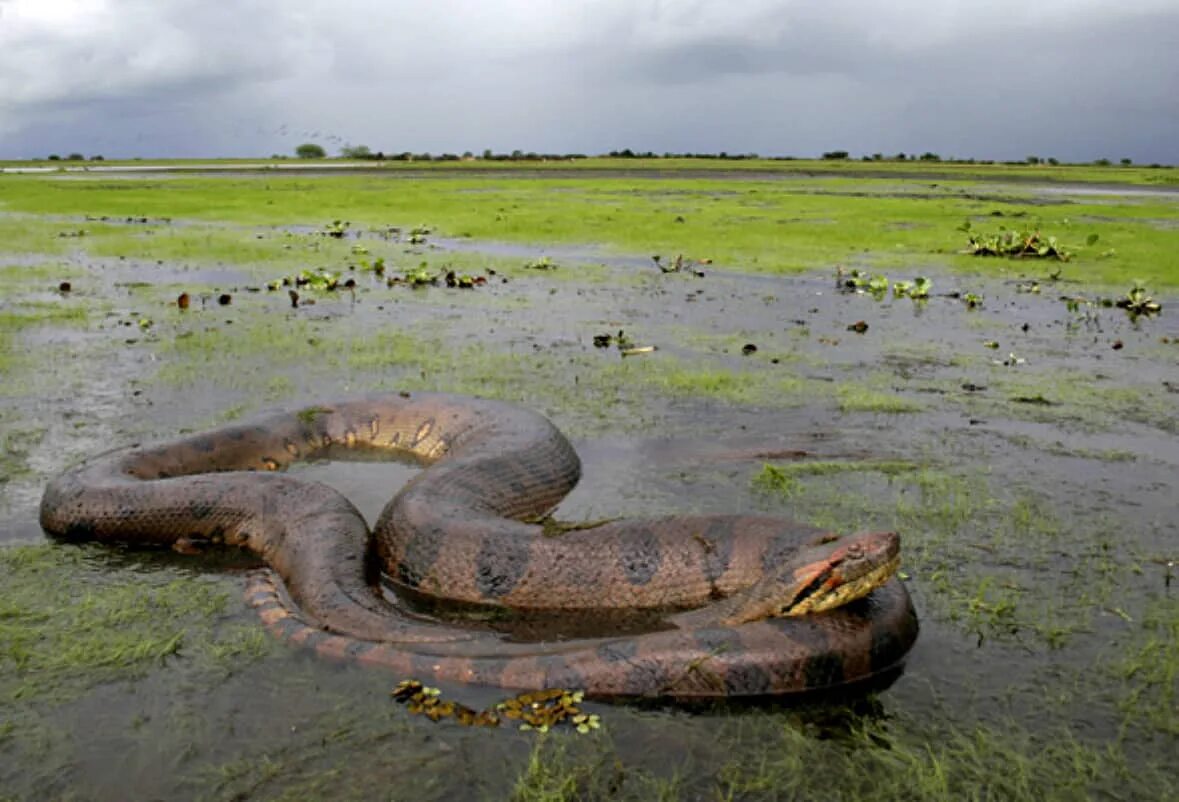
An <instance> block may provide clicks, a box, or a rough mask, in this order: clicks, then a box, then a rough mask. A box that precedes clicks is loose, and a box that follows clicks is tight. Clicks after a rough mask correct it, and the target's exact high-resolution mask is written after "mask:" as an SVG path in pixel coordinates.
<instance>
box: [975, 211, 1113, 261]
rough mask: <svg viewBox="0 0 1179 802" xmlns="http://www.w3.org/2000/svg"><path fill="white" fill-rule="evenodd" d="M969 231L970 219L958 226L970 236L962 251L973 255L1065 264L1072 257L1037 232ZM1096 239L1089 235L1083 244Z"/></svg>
mask: <svg viewBox="0 0 1179 802" xmlns="http://www.w3.org/2000/svg"><path fill="white" fill-rule="evenodd" d="M970 229H971V223H970V221H969V220H967V221H965V222H964V223H963V224H962V225H960V226H958V230H959V231H963V232H966V233H967V234H968V236H969V243H970V244H969V245H968V246H967V248H966V250H965V251H964V252H965V253H969V254H971V255H973V256H1007V257H1010V258H1012V259H1022V258H1036V259H1056V260H1058V261H1061V262H1067V261H1068V260H1069V259H1070V258H1072V255H1073V254H1072V252H1071V251H1068V250H1065V248H1064V246H1062V245H1061V244H1060V243H1059V242H1058V241H1057V239H1056V237H1045V236H1043V235H1042V234H1041V233H1040V231H1039V230H1038V229H1024V230H1022V231H1016V230H1015V229H1011V228H1003V227H1000V228H999V230H998V231H996V232H993V233H987V234H975V233H970ZM1097 240H1098V235H1097V234H1090V235H1089V236H1088V237H1087V238H1086V240H1085V244H1086V245H1093V244H1094V243H1095V242H1097Z"/></svg>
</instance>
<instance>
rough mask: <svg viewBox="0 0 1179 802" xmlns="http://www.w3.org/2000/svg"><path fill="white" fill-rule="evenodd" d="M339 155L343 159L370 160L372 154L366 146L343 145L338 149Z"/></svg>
mask: <svg viewBox="0 0 1179 802" xmlns="http://www.w3.org/2000/svg"><path fill="white" fill-rule="evenodd" d="M340 155H341V156H343V157H344V158H345V159H371V158H373V152H372V151H371V150H369V147H368V145H345V146H344V147H342V148H340Z"/></svg>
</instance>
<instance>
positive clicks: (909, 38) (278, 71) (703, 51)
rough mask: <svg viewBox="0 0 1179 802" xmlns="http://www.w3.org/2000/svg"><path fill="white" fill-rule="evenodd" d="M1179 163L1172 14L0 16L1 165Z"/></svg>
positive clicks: (155, 8) (686, 6)
mask: <svg viewBox="0 0 1179 802" xmlns="http://www.w3.org/2000/svg"><path fill="white" fill-rule="evenodd" d="M308 141H311V142H318V143H319V144H321V145H323V146H324V147H325V148H326V149H327V150H328V151H329V152H330V153H333V154H334V153H336V152H338V150H339V148H340V147H341V146H342V145H344V144H352V145H361V144H363V145H367V146H369V147H371V148H372V149H373V150H383V151H387V152H398V151H404V150H409V151H414V152H421V151H429V152H431V153H442V152H447V151H449V152H455V153H462V152H463V151H467V150H469V151H473V152H475V153H479V152H481V151H482V150H483V149H484V148H491V149H493V150H496V151H511V150H514V149H517V148H518V149H521V150H524V151H538V152H579V153H602V152H605V151H609V150H613V149H622V148H631V149H634V150H653V151H656V152H660V153H662V152H667V151H672V152H682V151H693V152H717V151H728V152H729V153H747V152H755V153H759V154H762V155H796V156H807V155H818V154H820V153H822V152H823V151H828V150H848V151H850V152H851V153H852V154H853V155H856V156H858V155H861V154H871V153H876V152H881V153H885V154H894V153H897V152H906V153H921V152H924V151H933V152H935V153H939V154H941V155H942V156H943V157H950V156H955V157H976V158H997V159H1011V158H1014V159H1021V158H1023V157H1025V156H1028V155H1039V156H1042V157H1048V156H1054V157H1057V158H1059V159H1062V160H1070V161H1088V160H1091V159H1095V158H1100V157H1107V158H1110V159H1115V160H1116V159H1120V158H1124V157H1128V158H1132V159H1134V161H1135V162H1147V163H1149V162H1156V161H1157V162H1164V163H1171V164H1175V163H1179V0H889V2H869V1H868V0H332V2H328V0H321V1H320V2H311V0H232V2H210V0H0V158H26V157H32V156H44V155H46V154H48V153H60V154H62V155H63V156H64V155H66V154H68V153H71V152H81V153H84V154H86V155H88V156H89V155H93V154H96V153H100V154H103V155H104V156H106V157H108V158H112V157H128V156H143V157H149V158H150V157H164V156H267V155H270V154H271V153H287V154H289V153H291V152H292V151H293V150H294V148H295V146H296V145H298V144H300V143H302V142H308Z"/></svg>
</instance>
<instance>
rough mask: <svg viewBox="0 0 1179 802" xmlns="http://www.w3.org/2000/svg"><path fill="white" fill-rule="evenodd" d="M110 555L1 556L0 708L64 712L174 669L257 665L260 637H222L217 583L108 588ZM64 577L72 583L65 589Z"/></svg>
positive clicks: (226, 633) (2, 551) (166, 576)
mask: <svg viewBox="0 0 1179 802" xmlns="http://www.w3.org/2000/svg"><path fill="white" fill-rule="evenodd" d="M103 553H104V550H103V549H101V548H97V547H94V548H91V547H71V546H57V545H40V546H13V547H7V548H0V588H2V591H0V669H2V670H0V698H3V699H4V700H5V703H6V704H15V703H17V702H18V701H19V700H25V699H27V700H30V701H34V702H37V703H38V704H44V703H46V702H50V701H53V702H56V703H61V702H63V701H67V700H69V699H71V698H74V697H76V696H78V695H80V694H83V693H85V692H87V691H88V690H89V689H91V688H94V687H96V686H98V685H100V684H103V683H107V682H111V681H114V680H126V679H134V678H139V677H143V676H144V675H146V674H147V673H149V672H151V671H154V670H157V669H159V668H160V667H161V666H164V665H166V664H167V663H169V662H170V661H174V660H175V661H180V662H181V663H184V662H188V661H193V660H196V661H198V663H199V664H200V665H202V666H204V668H205V670H217V667H218V666H220V667H221V668H220V669H219V670H225V669H226V667H227V666H228V665H229V664H230V661H231V658H232V661H237V662H239V663H240V662H243V661H245V660H248V658H249V657H250V656H255V657H256V656H261V655H262V654H265V653H267V652H268V651H269V649H270V648H271V644H270V643H269V642H268V641H266V640H264V639H258V638H257V637H256V636H255V635H254V629H255V628H251V630H250V631H244V630H242V629H240V628H237V627H227V628H221V627H219V626H218V625H217V619H218V618H219V617H221V616H222V615H223V614H224V613H225V611H226V609H227V601H228V593H227V591H226V590H225V586H224V584H223V583H222V582H220V581H213V580H204V579H200V578H196V577H193V576H184V575H182V574H179V573H177V572H169V571H166V570H160V567H159V566H153V569H152V570H150V571H142V572H138V573H136V574H133V575H131V576H126V575H124V576H123V577H122V578H112V576H111V574H110V573H109V572H108V571H106V570H105V569H104V567H103V565H102V555H103ZM63 573H68V574H70V575H71V576H72V580H71V581H70V582H62V581H59V580H60V577H61V576H62V574H63Z"/></svg>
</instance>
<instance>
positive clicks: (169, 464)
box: [41, 393, 917, 698]
mask: <svg viewBox="0 0 1179 802" xmlns="http://www.w3.org/2000/svg"><path fill="white" fill-rule="evenodd" d="M344 451H348V452H353V453H354V454H355V453H356V452H374V451H375V452H378V455H385V456H388V457H394V458H396V457H400V458H410V459H415V460H418V461H420V462H422V463H423V464H426V465H428V466H429V467H428V468H427V469H426V470H424V471H422V472H421V473H420V474H419V475H418V476H416V477H415V478H414V479H413V480H412V481H411V482H409V483H408V484H407V485H406V486H405V487H404V488H403V489H402V490H401V492H400V493H398V494H397V496H396V497H395V498H394V499H393V500H392V501H390V502H389V504H388V505H387V506H386V507H385V509H384V511H383V512H382V513H381V516H380V519H379V520H378V522H377V524H376V527H375V528H374V532H373V536H372V538H371V542H370V536H369V531H368V527H367V525H366V523H365V521H364V519H363V518H362V517H361V515H360V514H359V513H358V512H357V511H356V509H355V508H354V507H353V506H352V504H351V503H350V502H349V501H348V500H347V499H345V498H344V497H343V496H342V495H340V494H339V493H337V492H336V491H335V490H332V489H331V488H329V487H327V486H326V485H322V484H319V483H315V482H306V481H301V480H299V479H297V478H295V477H292V476H288V475H286V474H284V473H281V472H277V471H280V469H282V468H284V467H286V466H287V465H289V464H291V463H292V462H295V461H297V460H306V459H314V458H323V457H326V456H340V455H341V453H342V452H344ZM361 456H363V453H362V454H361ZM242 471H255V472H254V473H249V474H243V473H242ZM579 476H580V462H579V460H578V458H577V455H576V453H575V452H574V451H573V448H572V446H571V445H570V444H569V442H568V441H567V440H566V439H565V437H564V436H563V435H562V434H561V433H560V432H559V431H558V430H557V429H556V428H555V427H554V426H553V425H552V424H551V423H550V422H549V421H548V420H547V419H546V418H544V417H542V416H541V415H539V414H537V413H534V412H531V411H529V410H526V409H522V408H519V407H514V406H511V405H508V404H503V403H499V402H495V401H487V400H481V399H473V398H465V397H459V396H448V395H440V394H426V393H414V394H412V395H411V394H409V393H401V394H394V395H389V396H382V397H376V398H366V399H358V400H349V401H342V402H339V403H331V404H325V405H323V406H317V407H311V408H307V409H303V410H300V411H296V412H285V413H278V414H274V415H271V416H268V417H264V418H260V419H258V420H255V421H253V422H251V423H243V424H235V425H230V426H226V427H223V428H220V429H217V430H214V431H211V432H208V433H204V434H197V435H192V436H189V437H185V438H182V439H178V440H175V441H172V442H168V443H163V444H160V445H152V446H145V447H135V448H132V449H128V450H122V451H117V452H113V453H110V454H105V455H101V456H99V457H96V458H93V459H91V460H89V461H87V462H84V463H82V464H81V465H79V466H77V467H75V468H73V469H71V470H69V471H67V472H66V473H64V474H62V475H61V476H59V477H57V478H56V479H54V480H53V481H52V482H50V484H49V485H48V487H47V488H46V490H45V495H44V497H43V499H42V502H41V525H42V527H43V528H44V529H45V531H46V532H48V533H50V534H52V535H55V536H58V537H63V538H67V539H95V540H101V541H110V542H121V543H132V544H155V545H163V546H167V545H175V544H176V543H177V542H186V541H187V540H200V541H204V540H207V541H212V542H223V543H227V544H231V545H240V546H243V547H245V548H247V549H249V550H251V551H252V552H254V553H256V554H258V555H259V556H261V557H262V558H263V559H264V560H265V561H266V562H267V563H268V564H269V566H270V567H271V568H272V569H273V570H274V572H275V573H277V575H278V576H279V577H280V578H281V580H282V584H283V588H282V589H280V588H278V587H277V586H276V583H275V582H274V580H273V575H272V574H270V573H269V572H265V573H263V574H260V575H257V576H255V577H254V578H253V579H252V580H251V582H250V587H249V590H248V597H249V600H250V602H251V603H252V604H253V605H254V606H255V607H256V608H257V609H258V610H259V611H260V613H261V615H262V618H263V621H264V622H265V623H266V625H267V626H268V628H269V629H271V631H273V632H274V633H276V634H277V635H279V636H280V637H282V638H284V639H286V640H289V641H291V642H295V643H300V644H303V645H306V646H309V647H311V648H314V649H315V650H316V652H318V653H320V654H323V655H325V656H332V657H340V658H346V659H352V660H356V661H358V662H361V663H366V664H376V665H381V666H385V667H387V668H390V669H392V670H394V671H396V672H399V673H400V674H401V675H402V676H412V677H415V678H418V679H432V680H439V681H459V682H469V683H477V684H484V685H493V686H500V687H503V688H509V689H518V690H528V689H537V688H547V687H564V688H581V689H584V690H585V691H586V692H587V693H589V694H591V695H594V696H598V697H611V696H622V697H674V698H698V697H745V696H762V695H770V694H788V693H797V692H806V691H815V690H820V689H827V688H831V687H835V686H839V685H842V684H844V683H850V682H856V681H859V680H865V679H868V678H871V677H873V676H875V675H878V674H881V673H883V672H887V671H891V670H893V669H895V668H896V667H897V666H899V665H900V663H901V662H902V661H903V658H904V656H905V654H906V653H907V652H908V650H909V648H910V647H911V646H912V644H913V642H914V640H915V639H916V637H917V618H916V615H915V613H914V611H913V607H912V604H911V602H910V600H909V596H908V593H907V592H906V590H905V588H904V586H903V585H902V584H901V583H900V582H899V581H898V580H897V579H895V578H894V579H891V580H889V581H888V582H887V583H885V584H884V585H883V586H881V587H879V588H877V589H876V590H874V591H872V592H871V593H870V594H869V595H868V596H866V597H865V598H863V599H860V600H858V601H855V602H852V603H849V604H847V605H845V606H843V607H840V608H838V609H835V610H831V611H828V612H825V613H820V614H815V615H807V616H801V617H795V618H773V619H766V620H761V621H754V622H751V623H746V624H741V625H739V626H721V625H707V624H706V625H703V626H695V627H693V628H690V629H670V630H665V631H656V632H649V633H645V634H638V635H625V636H616V637H605V638H597V639H593V640H585V639H582V640H567V641H548V642H540V643H520V642H511V641H509V640H507V639H506V638H504V637H503V636H502V635H499V634H496V633H493V632H489V631H481V630H476V629H470V628H461V627H457V626H455V625H453V624H446V623H444V622H440V621H437V620H435V619H432V618H429V617H427V616H423V615H419V614H415V613H412V612H409V611H407V610H406V609H405V608H404V606H403V605H402V604H400V603H396V602H393V601H390V600H389V599H387V598H386V597H385V596H384V595H383V594H382V593H381V592H380V591H379V590H378V589H376V588H377V579H378V577H377V570H376V568H375V564H374V561H373V560H368V559H366V555H375V557H377V558H379V560H380V565H382V566H383V569H384V571H385V573H386V574H387V577H388V580H389V581H390V582H391V583H392V584H393V585H394V587H396V588H399V589H404V590H407V591H410V592H411V593H412V594H413V595H414V596H415V597H419V598H426V599H429V598H433V597H438V598H440V599H455V600H457V601H460V602H465V603H469V604H477V605H481V606H487V605H491V606H503V607H510V608H513V609H523V610H533V611H550V612H551V611H557V612H560V611H566V612H570V613H581V614H586V613H587V612H591V611H595V610H599V611H600V610H601V609H602V608H608V609H610V610H618V611H630V610H637V609H656V610H658V609H677V608H684V607H690V606H694V605H699V604H702V603H705V602H707V601H709V600H710V599H717V598H722V597H726V596H730V595H732V594H734V593H737V592H738V591H740V590H741V589H742V588H745V587H748V586H749V585H751V584H753V583H754V582H757V581H758V580H759V579H761V578H762V577H763V576H765V574H766V572H767V571H769V570H771V569H773V568H774V566H776V565H779V564H781V563H782V562H783V561H785V560H787V559H789V557H790V555H792V554H793V553H795V552H796V551H797V550H798V549H799V548H800V547H802V546H805V545H807V544H812V543H814V542H816V541H817V540H818V539H820V538H821V537H822V536H823V535H824V534H825V533H824V532H822V530H819V529H816V528H814V527H810V526H807V525H804V524H798V523H795V522H792V521H789V520H785V519H780V518H770V517H764V516H731V515H730V516H672V517H665V518H657V519H646V520H641V519H623V520H617V521H612V522H608V523H605V524H602V525H599V526H594V527H592V528H588V529H584V530H579V531H570V532H566V533H564V534H562V535H560V536H559V537H549V536H545V535H544V534H542V531H541V527H540V526H539V525H537V524H533V523H525V522H524V520H526V519H534V518H536V517H538V516H542V515H544V514H545V513H547V512H548V511H550V510H551V509H552V508H553V507H555V506H556V504H557V503H558V502H559V501H560V500H561V499H562V498H563V497H564V496H565V495H566V494H567V493H568V492H569V491H570V490H571V489H572V488H573V486H574V484H576V482H577V480H578V478H579ZM284 590H285V593H284ZM286 594H289V598H288V596H287V595H286Z"/></svg>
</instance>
